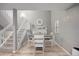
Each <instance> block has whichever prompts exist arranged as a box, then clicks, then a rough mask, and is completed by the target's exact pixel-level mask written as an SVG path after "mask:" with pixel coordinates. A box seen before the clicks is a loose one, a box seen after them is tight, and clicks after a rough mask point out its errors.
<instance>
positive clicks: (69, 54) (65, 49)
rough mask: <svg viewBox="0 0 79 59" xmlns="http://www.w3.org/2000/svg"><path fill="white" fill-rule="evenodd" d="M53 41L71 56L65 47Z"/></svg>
mask: <svg viewBox="0 0 79 59" xmlns="http://www.w3.org/2000/svg"><path fill="white" fill-rule="evenodd" d="M55 43H56V44H57V45H58V46H59V47H60V48H61V49H63V50H64V51H65V52H66V53H67V54H68V55H69V56H71V54H70V53H69V52H68V51H67V50H66V49H64V48H63V47H62V46H61V45H59V44H58V43H57V42H56V41H55Z"/></svg>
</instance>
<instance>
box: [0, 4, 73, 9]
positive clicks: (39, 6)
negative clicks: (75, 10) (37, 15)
mask: <svg viewBox="0 0 79 59" xmlns="http://www.w3.org/2000/svg"><path fill="white" fill-rule="evenodd" d="M71 5H73V4H72V3H0V9H13V8H16V9H24V10H59V9H60V10H64V9H66V8H69V7H70V6H71Z"/></svg>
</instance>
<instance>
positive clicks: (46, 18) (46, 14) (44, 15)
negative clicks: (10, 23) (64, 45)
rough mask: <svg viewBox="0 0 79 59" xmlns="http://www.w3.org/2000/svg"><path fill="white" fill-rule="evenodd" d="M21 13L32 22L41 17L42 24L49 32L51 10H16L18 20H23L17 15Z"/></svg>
mask: <svg viewBox="0 0 79 59" xmlns="http://www.w3.org/2000/svg"><path fill="white" fill-rule="evenodd" d="M21 13H24V14H25V19H26V20H27V21H28V22H29V23H30V24H34V23H35V22H36V20H37V19H39V18H41V19H43V22H44V25H45V26H46V27H47V28H48V34H50V32H51V11H32V10H18V20H19V21H20V22H22V21H23V20H22V19H21V18H20V17H19V16H20V15H21Z"/></svg>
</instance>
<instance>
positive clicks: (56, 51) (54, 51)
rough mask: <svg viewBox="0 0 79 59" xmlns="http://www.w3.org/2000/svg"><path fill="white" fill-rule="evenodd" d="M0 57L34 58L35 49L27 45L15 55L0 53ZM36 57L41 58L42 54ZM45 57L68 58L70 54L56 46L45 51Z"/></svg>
mask: <svg viewBox="0 0 79 59" xmlns="http://www.w3.org/2000/svg"><path fill="white" fill-rule="evenodd" d="M0 55H2V56H34V49H33V47H28V46H27V44H25V45H24V47H22V48H21V49H20V50H18V51H17V52H16V53H15V54H13V53H5V52H0ZM35 55H36V56H41V55H42V54H35ZM42 56H43V55H42ZM44 56H68V54H67V53H66V52H65V51H63V49H61V48H60V47H58V46H57V45H56V44H55V45H54V46H52V47H48V50H45V52H44Z"/></svg>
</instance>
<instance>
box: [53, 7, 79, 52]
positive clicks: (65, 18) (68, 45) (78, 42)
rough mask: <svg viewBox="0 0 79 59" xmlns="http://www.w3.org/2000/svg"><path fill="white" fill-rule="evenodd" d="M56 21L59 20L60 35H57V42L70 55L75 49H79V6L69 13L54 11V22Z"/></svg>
mask: <svg viewBox="0 0 79 59" xmlns="http://www.w3.org/2000/svg"><path fill="white" fill-rule="evenodd" d="M55 20H59V33H57V34H56V42H57V43H58V44H60V45H61V46H62V47H64V48H65V49H66V50H67V51H69V52H70V53H71V52H72V48H73V47H78V48H79V6H77V7H74V8H72V9H70V10H68V11H65V10H61V11H60V10H59V11H57V12H53V11H52V21H55ZM53 24H54V23H53ZM53 24H52V25H53ZM53 27H54V26H53ZM53 29H54V28H53Z"/></svg>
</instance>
